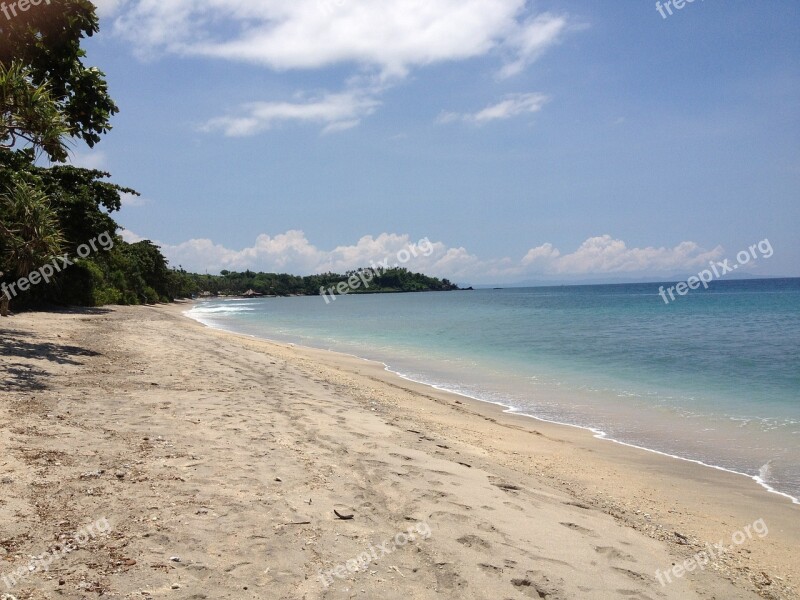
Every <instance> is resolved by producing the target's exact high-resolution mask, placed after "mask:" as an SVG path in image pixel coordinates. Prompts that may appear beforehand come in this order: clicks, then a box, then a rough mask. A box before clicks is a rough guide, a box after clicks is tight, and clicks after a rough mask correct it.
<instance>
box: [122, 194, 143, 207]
mask: <svg viewBox="0 0 800 600" xmlns="http://www.w3.org/2000/svg"><path fill="white" fill-rule="evenodd" d="M120 199H121V200H122V206H126V207H128V208H130V207H138V206H144V205H145V204H148V203H149V202H150V200H148V199H147V198H142V197H141V196H137V195H136V194H129V193H127V192H123V193H122V194H120Z"/></svg>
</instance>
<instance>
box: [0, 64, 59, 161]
mask: <svg viewBox="0 0 800 600" xmlns="http://www.w3.org/2000/svg"><path fill="white" fill-rule="evenodd" d="M68 132H69V127H68V126H67V122H66V120H65V118H64V115H63V114H62V111H61V108H60V107H59V105H58V103H57V102H56V101H55V100H54V99H53V96H52V94H51V93H50V87H49V86H48V85H47V84H44V83H42V84H39V85H37V84H35V83H34V82H33V78H32V76H31V73H30V71H29V70H28V69H26V68H25V67H24V66H22V65H21V64H20V63H18V62H14V63H12V64H11V65H9V66H6V65H3V64H0V147H2V148H13V147H14V146H15V145H17V143H18V142H19V140H22V141H24V142H28V143H30V144H31V145H32V146H33V147H34V148H41V149H42V150H44V151H45V152H46V153H47V155H48V157H49V158H50V160H58V161H63V160H66V158H67V148H66V146H65V144H64V139H63V138H64V136H65V135H67V133H68Z"/></svg>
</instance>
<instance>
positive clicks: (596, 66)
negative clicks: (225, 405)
mask: <svg viewBox="0 0 800 600" xmlns="http://www.w3.org/2000/svg"><path fill="white" fill-rule="evenodd" d="M675 1H677V5H678V6H682V7H681V8H677V7H676V5H675V4H673V3H672V2H670V3H669V5H668V6H666V7H665V4H666V3H664V2H662V3H661V10H659V9H658V8H657V6H656V3H655V2H651V1H650V0H616V1H613V2H612V1H610V0H603V1H600V0H583V1H567V0H562V1H536V2H526V1H525V0H292V1H291V2H287V1H286V0H169V1H164V0H102V1H98V2H96V4H97V5H98V8H99V12H100V15H101V32H100V34H98V35H96V36H94V37H93V38H91V39H89V40H87V41H86V43H85V47H86V49H87V52H88V57H87V63H88V64H91V65H95V66H97V67H99V68H100V69H101V70H102V71H104V72H105V74H106V76H107V79H108V82H109V89H110V93H111V95H112V96H113V98H114V99H115V100H116V102H117V104H118V105H119V107H120V109H121V112H120V113H119V114H118V115H116V116H115V117H114V120H113V126H114V128H113V130H112V131H111V132H110V133H109V134H108V135H107V136H106V137H105V138H104V139H103V141H102V142H101V143H100V144H98V145H97V146H96V147H95V148H94V149H91V150H89V149H88V148H85V147H81V146H79V145H75V146H74V148H73V156H72V162H73V163H74V164H77V165H80V166H87V167H95V168H102V169H104V170H108V171H109V172H111V173H112V175H113V181H115V182H116V183H119V184H121V185H125V186H130V187H133V188H135V189H137V190H138V191H139V192H140V193H141V197H138V198H137V197H127V198H126V199H125V202H124V207H123V209H122V211H121V212H120V213H119V214H117V215H116V218H117V220H118V222H120V223H121V224H122V225H123V227H124V237H125V238H126V239H128V240H129V241H136V240H139V239H150V240H153V241H154V242H156V243H158V244H159V245H160V246H161V247H162V249H163V251H164V253H165V255H166V256H167V257H168V259H169V260H170V264H172V265H173V266H178V265H181V266H183V267H184V268H186V269H188V270H193V271H196V272H201V273H203V272H208V273H217V272H219V271H220V270H221V269H229V270H244V269H253V270H263V271H277V272H290V273H295V274H309V273H315V272H324V271H328V270H333V271H344V270H347V269H350V268H356V267H359V266H368V265H369V264H371V263H373V262H375V263H378V262H381V261H383V260H386V259H389V260H390V262H391V263H398V264H402V266H406V267H408V268H411V269H413V270H419V271H423V272H425V273H427V274H430V275H436V276H440V277H448V278H450V279H452V280H454V281H456V282H458V283H460V284H462V285H467V284H481V283H514V282H522V281H540V280H558V281H584V280H590V279H591V280H593V279H606V280H607V279H613V278H617V279H620V280H623V279H657V278H660V277H665V276H672V275H674V274H676V273H684V274H692V273H697V272H698V271H700V270H702V269H704V268H706V266H708V264H709V261H714V262H716V261H720V262H722V261H724V260H725V259H732V260H733V259H735V257H736V256H737V254H738V253H739V252H740V251H743V250H744V251H746V250H747V249H748V248H749V247H751V246H752V245H754V244H757V243H758V242H760V241H763V240H768V241H769V245H770V247H771V248H772V249H773V250H774V251H773V252H772V253H771V254H770V256H769V257H765V256H764V255H763V253H761V254H759V256H758V259H757V260H751V261H749V262H748V264H747V265H742V271H741V272H745V273H748V274H752V275H756V276H800V236H798V234H797V231H798V222H800V202H798V199H800V198H798V192H800V113H799V112H798V107H800V102H799V101H800V36H798V34H797V32H798V31H800V4H798V3H797V2H796V0H785V1H784V0H770V2H753V1H752V0H726V1H724V2H723V0H695V1H694V2H688V0H687V1H686V2H684V3H681V0H673V2H675ZM670 12H671V13H672V14H670ZM421 241H424V243H425V246H424V247H425V248H427V249H429V250H430V251H429V252H425V253H421V252H408V251H407V252H405V253H403V250H404V249H408V248H414V247H422V246H420V244H421V243H422V242H421ZM413 254H416V256H413ZM398 256H399V257H400V259H401V260H399V261H398V260H397V258H398ZM408 256H410V260H407V261H405V260H404V259H406V258H407V257H408Z"/></svg>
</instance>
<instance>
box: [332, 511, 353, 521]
mask: <svg viewBox="0 0 800 600" xmlns="http://www.w3.org/2000/svg"><path fill="white" fill-rule="evenodd" d="M333 514H335V515H336V516H337V517H339V518H340V519H341V520H342V521H349V520H350V519H352V518H353V517H354V516H355V515H343V514H341V513H340V512H339V511H338V510H336V509H335V508H334V509H333Z"/></svg>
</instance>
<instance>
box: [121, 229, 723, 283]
mask: <svg viewBox="0 0 800 600" xmlns="http://www.w3.org/2000/svg"><path fill="white" fill-rule="evenodd" d="M122 235H123V239H125V240H126V241H130V242H134V241H140V240H141V239H142V238H141V237H140V236H138V235H136V234H134V233H133V232H130V231H123V234H122ZM156 243H158V242H156ZM158 244H159V245H160V246H161V248H162V250H163V251H164V254H165V255H166V256H167V258H168V259H169V261H170V264H172V265H176V266H177V265H181V266H183V267H184V268H185V269H188V270H192V271H196V272H201V273H202V272H206V271H208V272H209V273H217V272H219V271H220V270H223V269H228V270H245V269H252V270H261V271H267V272H287V273H296V274H310V273H323V272H327V271H334V272H345V271H348V270H351V269H356V268H359V267H367V266H370V265H372V264H373V263H375V264H377V263H381V262H383V261H388V264H389V265H390V266H391V265H395V264H400V265H401V266H405V267H407V268H409V269H411V270H416V271H422V272H424V273H427V274H430V275H435V276H438V277H447V278H449V279H453V280H455V281H459V282H462V283H464V282H471V283H489V282H514V281H521V280H524V279H529V278H536V277H546V278H554V277H559V278H564V279H569V278H571V277H578V276H582V277H589V276H602V275H606V276H609V275H628V276H645V275H647V276H657V275H659V274H661V275H670V274H675V273H682V272H686V273H688V272H695V271H697V270H698V269H700V268H703V267H705V266H706V265H707V264H708V261H710V260H717V259H720V258H722V254H723V250H722V248H721V247H716V248H714V249H712V250H706V249H704V248H701V247H700V246H699V245H698V244H696V243H694V242H682V243H680V244H678V245H677V246H674V247H672V248H668V247H658V248H656V247H645V248H629V247H628V246H627V245H626V244H625V242H624V241H622V240H619V239H615V238H613V237H612V236H610V235H602V236H597V237H592V238H589V239H587V240H586V241H585V242H583V243H582V244H581V245H580V246H579V247H578V248H577V249H576V250H574V251H572V252H568V253H563V252H561V251H560V250H559V249H558V248H556V247H554V246H553V245H552V244H550V243H545V244H542V245H540V246H537V247H535V248H531V249H530V250H529V251H528V252H527V253H526V254H525V255H524V256H522V257H521V258H519V259H512V258H509V257H504V258H484V259H482V258H479V257H478V256H476V255H474V254H471V253H470V252H469V251H467V249H466V248H463V247H451V246H448V245H446V244H445V243H443V242H440V241H438V242H434V241H430V240H428V239H427V238H424V239H423V240H418V239H414V238H412V237H411V236H409V235H407V234H396V233H382V234H380V235H378V236H375V237H373V236H369V235H367V236H364V237H362V238H361V239H359V240H358V241H357V242H356V243H354V244H350V245H342V246H337V247H336V248H333V249H331V250H325V249H322V248H319V247H317V246H315V245H314V244H312V243H311V242H310V241H309V240H308V238H307V237H306V236H305V234H304V233H303V232H302V231H299V230H291V231H287V232H286V233H282V234H279V235H276V236H270V235H267V234H262V235H260V236H258V237H257V238H256V240H255V243H254V244H253V245H252V246H250V247H247V248H242V249H231V248H227V247H225V246H224V245H222V244H218V243H215V242H213V241H212V240H209V239H192V240H188V241H186V242H183V243H180V244H177V245H170V244H160V243H158ZM412 247H414V248H416V251H415V252H404V251H408V249H409V248H412ZM406 258H407V260H406Z"/></svg>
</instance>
